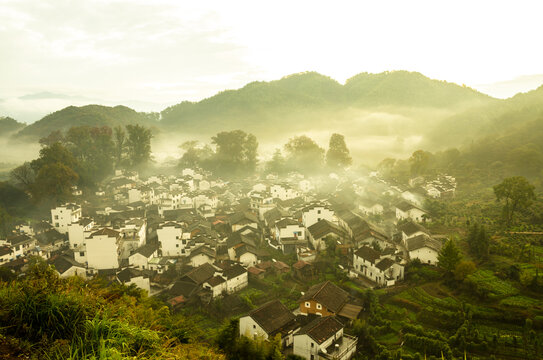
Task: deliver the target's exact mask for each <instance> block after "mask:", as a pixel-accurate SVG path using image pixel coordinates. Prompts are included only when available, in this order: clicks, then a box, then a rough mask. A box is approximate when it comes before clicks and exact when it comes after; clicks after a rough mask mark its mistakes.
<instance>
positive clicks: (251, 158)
mask: <svg viewBox="0 0 543 360" xmlns="http://www.w3.org/2000/svg"><path fill="white" fill-rule="evenodd" d="M211 142H212V143H213V144H214V145H215V146H216V151H215V155H214V159H213V164H214V173H216V174H217V175H220V176H227V177H229V176H247V175H250V174H252V173H253V172H254V171H255V169H256V165H257V150H258V141H257V140H256V137H255V136H254V135H252V134H247V133H245V132H244V131H242V130H233V131H223V132H220V133H218V134H217V135H215V136H213V137H212V138H211Z"/></svg>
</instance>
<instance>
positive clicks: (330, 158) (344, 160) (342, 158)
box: [326, 134, 353, 169]
mask: <svg viewBox="0 0 543 360" xmlns="http://www.w3.org/2000/svg"><path fill="white" fill-rule="evenodd" d="M352 162H353V159H352V158H351V154H350V153H349V149H347V144H345V137H344V136H343V135H340V134H332V136H331V137H330V144H329V146H328V152H327V153H326V165H328V166H329V167H330V168H332V169H345V168H346V167H348V166H349V165H351V164H352Z"/></svg>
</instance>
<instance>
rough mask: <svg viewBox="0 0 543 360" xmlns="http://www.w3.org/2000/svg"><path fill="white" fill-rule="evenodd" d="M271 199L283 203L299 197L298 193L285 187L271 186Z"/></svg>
mask: <svg viewBox="0 0 543 360" xmlns="http://www.w3.org/2000/svg"><path fill="white" fill-rule="evenodd" d="M270 193H271V195H272V197H274V198H276V199H281V200H283V201H285V200H289V199H294V198H297V197H298V196H300V193H299V192H298V191H297V190H295V189H293V188H291V187H290V186H287V185H272V186H271V187H270Z"/></svg>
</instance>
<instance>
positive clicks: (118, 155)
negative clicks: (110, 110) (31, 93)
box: [113, 126, 126, 167]
mask: <svg viewBox="0 0 543 360" xmlns="http://www.w3.org/2000/svg"><path fill="white" fill-rule="evenodd" d="M113 142H114V144H115V150H114V153H115V164H116V166H117V167H119V166H120V165H121V163H122V161H123V155H124V150H125V147H126V132H125V131H124V129H123V128H122V126H115V128H114V129H113Z"/></svg>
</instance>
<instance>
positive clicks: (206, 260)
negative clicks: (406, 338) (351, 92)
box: [0, 169, 456, 359]
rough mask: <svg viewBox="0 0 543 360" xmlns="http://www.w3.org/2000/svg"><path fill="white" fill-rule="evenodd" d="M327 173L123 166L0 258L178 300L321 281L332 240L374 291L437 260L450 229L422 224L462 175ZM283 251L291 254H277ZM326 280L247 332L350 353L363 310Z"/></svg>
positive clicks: (326, 352) (318, 351)
mask: <svg viewBox="0 0 543 360" xmlns="http://www.w3.org/2000/svg"><path fill="white" fill-rule="evenodd" d="M328 180H329V179H328ZM328 180H327V179H325V180H322V179H320V180H319V179H314V180H309V179H306V178H304V177H303V176H301V175H297V174H292V175H289V176H288V177H286V178H282V179H278V178H277V177H273V176H268V177H267V178H265V179H257V180H245V181H240V182H226V181H222V180H221V179H217V178H213V177H212V176H211V175H210V174H207V173H205V172H204V171H202V170H195V169H184V170H182V171H181V172H180V174H179V175H178V176H152V177H149V178H147V179H145V180H143V179H140V178H139V176H138V174H137V173H133V172H118V173H117V174H116V176H114V177H113V178H111V179H110V180H109V181H107V182H106V183H104V184H102V187H101V189H99V190H98V191H96V192H95V193H93V194H92V199H89V197H88V196H87V197H86V198H85V200H83V197H82V196H83V195H82V193H81V191H79V190H77V189H74V196H76V198H78V199H80V201H77V203H68V204H64V205H62V206H58V207H55V208H53V209H51V213H50V218H49V219H47V221H41V222H38V223H33V224H30V225H29V224H20V225H19V226H18V228H17V230H16V231H15V232H14V233H13V234H12V235H11V236H8V237H7V238H6V239H2V240H0V266H6V267H8V268H10V269H12V270H13V271H21V270H24V266H25V263H26V258H27V257H28V256H29V255H38V256H42V257H43V258H45V259H47V261H49V262H50V263H51V264H52V265H54V267H55V269H56V271H57V272H58V273H59V274H60V276H61V277H68V276H74V275H77V276H81V277H83V278H88V277H92V276H95V275H101V276H105V277H108V278H109V279H111V280H112V281H117V282H119V283H123V284H127V285H130V284H134V285H135V286H137V287H139V288H141V289H144V290H146V291H148V292H149V294H150V295H155V294H159V293H161V294H165V297H166V298H167V299H168V300H167V301H168V303H169V304H170V305H171V306H172V307H173V308H176V307H179V306H184V305H185V304H187V303H188V302H190V301H202V302H207V303H208V302H210V301H212V300H213V299H216V298H218V297H222V296H226V295H229V294H233V293H236V292H238V291H240V290H241V289H243V288H245V287H247V286H248V285H249V283H250V281H251V279H261V278H264V277H266V276H268V274H272V273H273V274H277V273H291V275H292V277H293V278H296V279H299V280H301V281H304V282H306V281H311V280H314V279H316V278H317V277H318V270H317V267H316V265H315V261H316V260H317V259H318V255H319V253H323V252H328V248H329V247H331V246H332V247H333V250H334V251H335V252H336V254H339V256H340V258H341V262H340V263H341V265H340V268H341V271H344V272H345V273H346V274H347V275H348V276H350V277H351V278H356V279H358V280H359V281H361V282H362V283H363V284H364V285H366V286H368V287H385V286H392V285H394V284H396V283H397V282H398V281H401V280H402V279H403V278H404V275H405V274H404V273H405V266H406V264H407V263H408V262H409V261H411V260H413V259H418V260H420V262H422V263H424V264H429V265H436V263H437V257H438V253H439V251H440V249H441V246H442V244H443V237H442V236H436V235H433V234H431V232H430V231H429V230H428V229H426V228H425V226H424V225H425V223H426V222H429V221H431V216H430V214H428V212H427V211H426V210H425V209H424V199H425V198H427V197H442V198H445V197H448V196H452V195H454V190H453V191H452V195H451V190H450V189H451V188H455V187H456V183H455V181H454V179H453V178H451V177H449V176H441V177H438V178H436V179H435V180H431V181H426V180H424V179H423V182H421V181H420V179H413V181H412V182H410V184H409V185H399V184H392V183H388V182H387V181H385V180H383V179H381V178H380V177H379V176H378V174H372V176H369V177H364V178H360V179H349V180H346V181H344V182H343V183H341V182H340V181H338V184H336V191H333V192H329V191H328V192H321V191H319V189H320V188H321V186H322V182H323V181H328ZM411 183H412V184H411ZM345 188H349V189H350V190H349V191H347V190H345ZM420 189H426V190H425V191H426V193H424V192H422V191H421V190H420ZM432 189H436V191H440V193H439V195H436V194H437V193H436V192H435V191H434V190H432ZM278 252H281V253H283V254H284V256H282V258H283V260H284V259H285V258H289V259H293V260H292V262H290V263H286V262H285V260H284V261H280V260H278V259H277V258H276V257H277V256H275V258H274V256H272V254H273V253H275V254H277V253H278ZM319 286H320V287H319ZM319 286H317V287H312V288H311V289H309V290H308V291H307V292H306V293H305V294H304V295H303V296H302V297H301V298H300V306H299V309H298V310H297V311H296V312H295V313H291V312H289V311H288V310H287V309H286V308H285V306H283V305H282V304H281V303H280V302H278V301H275V302H271V303H267V304H265V305H263V306H262V307H260V308H258V309H256V310H253V311H252V312H251V313H249V314H248V315H247V316H245V317H242V318H241V320H240V334H241V335H245V336H249V337H255V336H257V337H264V338H270V337H275V336H276V335H277V334H281V339H282V341H283V344H284V345H285V346H287V347H291V348H292V351H293V352H294V353H295V354H297V355H300V356H303V357H306V358H308V359H318V358H323V359H331V358H334V359H347V358H349V357H350V355H351V354H352V352H353V351H354V350H353V349H354V348H355V347H356V339H354V338H352V337H349V336H348V335H346V334H344V333H343V329H344V327H345V325H346V324H348V322H349V321H351V320H353V319H354V318H356V316H357V315H358V313H359V312H360V310H361V308H360V306H359V305H357V304H353V303H351V302H350V299H349V297H348V295H347V294H346V293H345V292H342V291H343V290H341V289H339V288H337V286H335V285H333V284H332V283H329V282H327V283H323V284H319ZM353 344H354V345H353Z"/></svg>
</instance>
